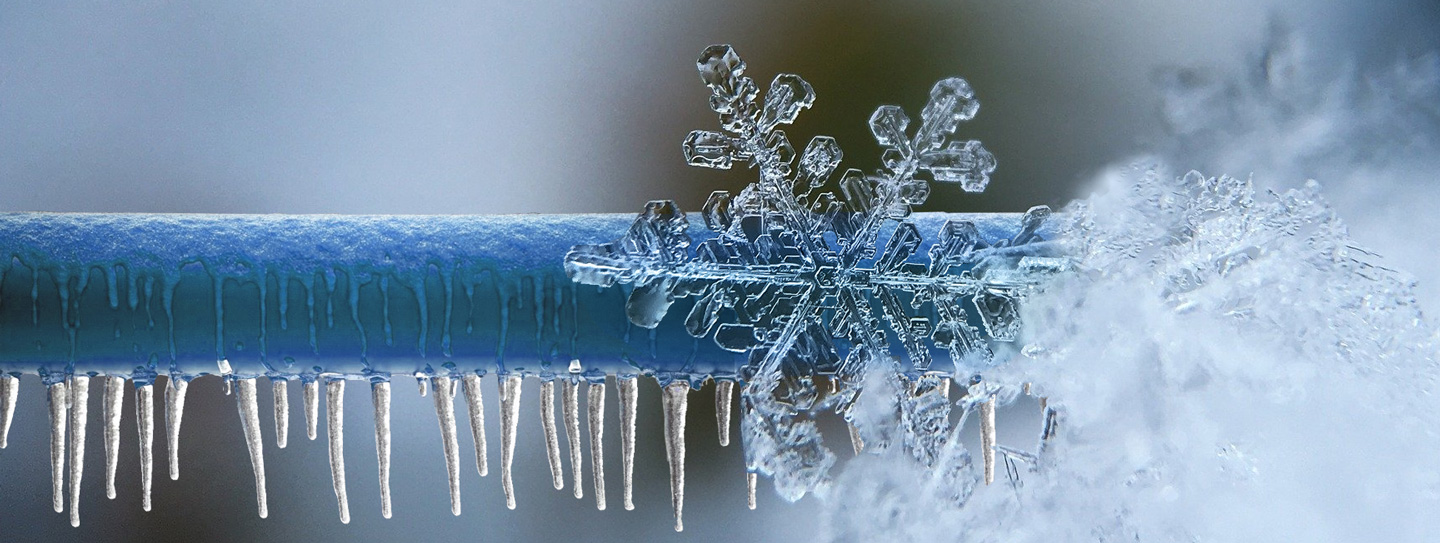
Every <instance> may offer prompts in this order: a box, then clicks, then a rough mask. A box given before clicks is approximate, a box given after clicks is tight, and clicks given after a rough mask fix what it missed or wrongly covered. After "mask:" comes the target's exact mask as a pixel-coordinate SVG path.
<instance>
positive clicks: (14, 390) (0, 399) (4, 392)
mask: <svg viewBox="0 0 1440 543" xmlns="http://www.w3.org/2000/svg"><path fill="white" fill-rule="evenodd" d="M19 398H20V379H17V378H16V377H14V376H12V375H0V449H3V448H5V445H7V444H8V443H9V441H10V423H11V422H12V421H14V420H15V400H17V399H19Z"/></svg>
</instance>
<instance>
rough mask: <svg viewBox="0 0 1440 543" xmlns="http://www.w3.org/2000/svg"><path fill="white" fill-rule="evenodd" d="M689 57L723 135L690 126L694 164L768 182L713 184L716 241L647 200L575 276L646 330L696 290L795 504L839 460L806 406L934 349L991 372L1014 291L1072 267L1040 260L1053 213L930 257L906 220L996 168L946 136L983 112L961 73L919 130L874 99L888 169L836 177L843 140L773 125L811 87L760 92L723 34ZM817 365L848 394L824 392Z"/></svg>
mask: <svg viewBox="0 0 1440 543" xmlns="http://www.w3.org/2000/svg"><path fill="white" fill-rule="evenodd" d="M697 67H698V69H699V71H700V78H701V80H702V81H703V82H704V83H705V85H706V86H708V87H709V89H710V92H711V95H710V108H711V109H712V110H714V111H715V113H717V114H718V115H719V118H720V125H721V130H720V131H707V130H696V131H694V132H691V133H690V134H689V135H688V136H687V137H686V138H685V140H684V143H683V147H682V148H683V151H684V157H685V160H686V162H688V163H689V164H691V165H693V166H701V167H707V168H717V169H728V168H732V167H734V165H735V164H737V163H746V164H748V165H749V166H750V167H751V168H753V169H755V170H756V171H757V173H758V175H759V180H758V181H757V182H755V183H752V184H750V185H749V186H747V187H746V188H745V189H744V190H742V191H740V193H739V194H735V195H732V194H730V193H728V192H725V191H717V192H714V193H713V194H711V195H710V197H709V199H708V200H707V201H706V202H705V205H704V206H703V208H702V212H701V217H702V219H703V220H704V222H705V225H706V226H707V227H708V228H709V229H710V230H712V231H713V232H714V233H715V236H714V237H712V238H709V239H704V240H701V241H699V242H698V243H697V242H696V240H693V239H692V238H691V237H690V236H688V235H687V234H686V229H687V228H688V226H689V223H688V219H687V217H686V215H685V214H684V213H683V212H681V211H680V210H679V209H678V207H677V206H676V205H675V203H674V202H671V201H653V202H650V203H649V204H647V205H646V206H645V210H644V211H643V212H642V213H641V214H640V216H639V218H637V219H636V221H635V223H634V225H633V226H632V227H631V229H630V231H629V232H628V233H627V234H626V235H625V236H624V237H623V238H621V239H620V240H618V241H616V242H613V243H607V244H600V245H579V246H576V247H575V248H574V249H573V250H571V252H570V253H569V254H568V255H566V262H565V264H566V272H567V273H568V274H569V275H570V277H571V278H572V279H573V280H575V281H577V282H580V283H586V284H593V285H601V286H610V285H613V284H616V283H621V284H628V285H631V288H630V294H629V301H628V303H627V304H626V313H627V316H628V317H629V319H630V322H632V323H633V324H635V325H638V326H641V327H645V328H654V327H656V326H658V325H659V323H660V322H661V320H662V319H664V318H665V317H666V314H667V312H668V311H669V309H670V307H671V305H672V304H674V303H675V302H676V300H678V299H681V298H685V297H691V298H694V303H693V305H691V306H690V307H691V309H690V311H689V313H688V314H687V315H685V316H684V317H683V318H684V323H685V327H686V329H687V331H688V332H689V333H690V334H691V335H693V336H695V337H697V338H704V337H707V336H708V337H710V338H711V339H712V340H713V341H714V342H715V343H716V344H717V345H719V346H720V347H721V348H723V349H726V350H729V351H733V352H736V353H744V354H745V356H748V364H747V365H746V366H745V368H744V370H743V372H742V374H743V375H742V376H743V377H744V378H745V379H746V387H745V392H744V402H745V406H746V408H747V409H746V410H745V416H744V418H743V419H742V429H743V439H744V441H745V445H746V451H747V452H746V457H747V466H748V467H749V469H751V470H752V471H759V472H762V473H765V474H769V475H774V476H776V477H777V481H776V483H777V488H780V489H781V493H782V495H784V496H786V497H788V498H791V499H795V498H798V497H799V496H801V495H803V494H804V493H805V491H806V490H810V489H815V488H817V487H820V486H822V485H823V484H824V482H825V477H826V476H825V472H826V471H827V469H828V467H829V465H830V464H832V463H833V462H834V455H833V454H832V453H830V451H829V450H828V449H826V448H825V447H824V446H823V445H821V444H820V441H819V434H818V432H817V431H816V430H815V428H814V425H813V423H812V422H810V421H808V420H805V412H806V411H808V410H811V409H815V408H819V407H822V406H833V407H836V408H839V409H842V410H844V409H846V408H848V405H850V403H852V402H853V400H854V396H855V394H857V393H858V389H859V387H854V386H851V385H855V384H858V382H859V380H860V379H861V376H862V372H863V371H864V369H865V368H866V367H867V366H868V365H869V364H871V363H872V361H874V360H882V359H883V360H889V359H890V358H891V356H892V354H891V353H892V352H900V353H903V357H902V358H903V362H904V363H905V364H904V366H905V369H908V370H910V371H911V372H913V374H914V375H923V374H925V373H927V372H931V371H934V370H932V364H933V363H934V357H935V354H936V353H944V354H948V356H949V358H950V361H951V362H952V364H953V366H952V368H946V369H945V370H944V371H943V372H944V373H950V372H951V369H953V372H957V373H964V374H967V375H968V374H969V373H973V372H975V371H978V370H980V369H984V368H986V367H988V366H989V365H990V364H991V362H992V359H993V357H994V354H993V351H994V349H993V348H992V345H993V344H994V342H1011V341H1014V340H1015V339H1016V336H1017V333H1018V331H1019V322H1018V318H1017V316H1018V310H1017V306H1016V303H1017V299H1018V298H1020V297H1022V296H1023V295H1024V293H1025V292H1026V291H1027V289H1029V288H1030V287H1031V286H1032V285H1033V284H1034V283H1035V282H1036V280H1037V279H1038V278H1039V277H1041V276H1043V275H1045V274H1047V273H1048V272H1053V271H1056V270H1058V269H1062V268H1063V267H1064V266H1063V264H1061V263H1059V262H1058V261H1055V260H1054V259H1053V258H1047V254H1048V253H1047V248H1048V247H1049V244H1047V243H1043V242H1044V241H1045V240H1043V239H1041V237H1040V236H1039V235H1037V231H1038V230H1039V229H1040V228H1041V226H1042V225H1043V223H1044V221H1045V219H1046V218H1047V217H1048V216H1049V215H1050V210H1049V209H1048V208H1045V207H1043V206H1041V207H1036V208H1033V209H1031V210H1030V211H1029V212H1027V213H1026V214H1025V216H1024V218H1023V224H1022V227H1021V228H1020V230H1019V233H1018V235H1015V236H1014V237H1013V238H1011V239H985V237H984V236H982V234H981V232H980V231H979V229H977V227H976V225H975V224H974V223H972V222H970V221H966V220H952V221H947V222H946V223H944V225H943V226H942V227H941V228H940V230H939V232H936V233H935V234H934V235H935V238H934V242H933V243H931V244H929V246H930V249H929V251H928V254H920V253H921V252H922V251H921V248H922V247H923V246H924V245H925V244H924V243H923V242H924V241H925V240H924V239H923V237H922V234H921V232H920V231H919V229H918V228H917V226H916V223H915V222H914V221H912V220H911V218H910V217H911V212H912V210H913V209H914V208H915V206H918V205H920V204H923V203H924V202H925V200H926V198H927V197H928V196H929V195H930V190H931V185H930V183H931V182H937V183H953V184H957V185H959V186H960V188H962V189H963V190H965V191H970V192H978V191H981V190H984V188H985V186H986V185H987V184H988V183H989V181H990V175H991V173H993V172H994V170H995V158H994V156H992V155H991V154H990V153H989V152H988V151H986V150H985V148H984V146H983V145H981V144H980V142H978V141H974V140H961V139H954V138H953V137H952V136H953V134H954V133H955V131H956V129H957V128H958V127H959V125H960V123H962V122H964V121H968V120H970V119H971V118H973V117H974V116H975V113H976V112H977V110H978V109H979V105H980V104H979V101H977V100H976V99H975V92H974V91H973V90H972V89H971V87H970V85H969V83H967V82H966V81H965V80H964V79H960V78H949V79H945V80H942V81H940V82H939V83H936V84H935V86H934V88H933V89H931V91H930V100H929V103H928V104H926V106H925V108H924V109H923V110H922V111H921V114H920V122H919V126H918V127H916V128H915V130H914V131H913V132H912V131H911V130H910V128H911V127H910V124H911V121H910V118H909V117H908V116H907V115H906V114H905V112H904V111H903V110H902V109H901V108H899V107H897V106H881V107H880V108H878V109H876V110H875V113H874V114H873V115H871V117H870V123H869V124H870V128H871V132H872V133H873V134H874V136H875V140H876V141H877V142H878V143H879V144H880V145H881V146H882V147H884V148H885V151H884V153H883V155H882V162H883V167H882V168H880V169H879V170H876V171H874V172H871V173H865V172H863V171H861V170H859V169H853V168H852V169H848V170H845V171H844V172H842V173H840V174H839V175H838V179H837V180H835V181H834V182H833V183H832V178H836V177H837V176H836V171H837V170H838V169H839V165H840V162H841V159H842V157H843V155H844V154H843V152H842V151H841V149H840V147H839V145H838V143H837V142H836V141H835V139H834V138H831V137H828V136H816V137H814V138H812V139H811V140H810V142H809V143H808V144H806V146H805V147H804V149H803V150H802V151H800V152H799V153H796V151H795V147H794V146H793V145H792V144H791V141H790V137H789V135H787V134H786V133H785V131H783V130H781V129H780V128H779V127H780V126H781V125H786V124H790V123H792V122H793V121H794V120H795V119H796V117H797V116H798V115H799V113H800V112H801V111H802V110H805V109H808V108H809V107H811V106H812V105H813V104H814V102H815V92H814V90H813V89H812V88H811V86H810V84H809V83H807V82H806V81H805V80H804V79H802V78H800V77H799V76H797V75H792V74H780V75H778V76H776V77H775V79H774V80H773V81H772V82H771V83H770V86H769V88H768V90H767V91H766V92H765V94H764V98H763V100H757V99H758V98H759V97H760V90H759V87H758V86H757V85H756V83H755V81H754V80H753V79H751V78H750V77H747V76H746V75H745V73H746V65H745V62H744V61H743V60H741V59H740V57H739V55H737V54H736V53H735V51H734V49H732V48H731V47H729V46H726V45H716V46H711V47H709V48H707V49H706V50H705V51H704V52H703V53H702V54H701V56H700V59H699V61H698V62H697ZM827 186H833V187H836V188H838V189H839V190H838V193H837V192H836V191H835V190H825V189H826V187H827ZM887 236H888V237H887ZM882 238H884V239H888V241H885V242H884V244H883V246H882V245H881V240H882ZM926 257H928V262H927V261H926V260H925V258H926ZM817 376H825V377H828V378H829V379H831V381H830V382H831V383H832V386H833V388H832V389H831V390H833V391H835V392H838V393H837V394H826V393H824V392H825V391H821V390H820V389H819V388H818V387H816V385H815V383H816V379H815V378H816V377H817ZM935 387H936V385H935V383H927V384H925V385H924V388H925V389H926V390H930V389H934V388H935ZM927 409H928V408H927ZM924 411H925V410H920V411H915V412H914V413H912V415H914V416H916V417H920V419H918V420H919V421H920V422H917V424H919V425H920V426H924V422H923V420H924V419H928V418H930V416H929V415H922V414H921V413H922V412H924ZM943 444H944V441H943V438H942V440H941V441H938V442H933V443H932V442H926V443H923V444H917V446H916V450H917V455H919V456H921V457H923V458H927V459H928V458H933V457H934V455H935V454H937V453H938V451H939V449H940V448H941V447H943ZM922 451H923V452H922Z"/></svg>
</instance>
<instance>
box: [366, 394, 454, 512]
mask: <svg viewBox="0 0 1440 543" xmlns="http://www.w3.org/2000/svg"><path fill="white" fill-rule="evenodd" d="M370 401H371V403H373V404H374V407H375V457H376V459H377V460H378V462H379V469H380V516H381V517H384V518H390V381H376V382H375V383H373V384H371V385H370ZM457 491H458V490H457Z"/></svg>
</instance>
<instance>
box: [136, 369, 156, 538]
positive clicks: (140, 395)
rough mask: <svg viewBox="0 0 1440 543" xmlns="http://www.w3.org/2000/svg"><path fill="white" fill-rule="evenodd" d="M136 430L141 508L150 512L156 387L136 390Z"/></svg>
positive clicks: (151, 386)
mask: <svg viewBox="0 0 1440 543" xmlns="http://www.w3.org/2000/svg"><path fill="white" fill-rule="evenodd" d="M135 430H136V433H137V434H138V435H139V438H140V507H141V508H143V509H144V510H146V511H149V510H150V481H151V475H152V474H153V472H154V465H155V385H145V386H141V387H136V388H135Z"/></svg>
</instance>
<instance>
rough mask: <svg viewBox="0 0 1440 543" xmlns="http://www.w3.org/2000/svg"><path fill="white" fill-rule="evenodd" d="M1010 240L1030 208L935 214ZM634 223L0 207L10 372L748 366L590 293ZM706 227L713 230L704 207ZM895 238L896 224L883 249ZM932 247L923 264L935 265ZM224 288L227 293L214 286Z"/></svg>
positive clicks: (2, 318)
mask: <svg viewBox="0 0 1440 543" xmlns="http://www.w3.org/2000/svg"><path fill="white" fill-rule="evenodd" d="M962 217H963V218H966V219H970V220H973V221H975V222H976V223H977V226H979V227H980V230H981V232H982V233H983V234H984V235H985V237H986V238H987V239H992V240H993V239H1000V238H1007V237H1010V236H1011V235H1013V233H1014V231H1015V229H1016V228H1017V226H1018V220H1019V215H1018V214H983V215H963V216H961V215H957V214H938V213H920V214H916V215H915V216H914V220H915V222H916V224H917V226H918V227H919V230H920V232H921V233H922V234H924V235H925V236H926V238H927V243H926V245H927V246H928V244H929V242H930V241H931V240H930V239H929V238H931V237H933V235H934V233H935V232H936V231H938V229H939V228H940V225H941V224H942V223H943V222H944V221H945V220H946V219H950V218H962ZM632 221H634V215H631V214H596V215H495V216H334V215H315V216H293V215H139V214H134V215H131V214H52V213H10V214H0V250H3V251H4V252H5V253H6V254H9V255H10V258H9V259H7V260H6V262H4V264H3V266H0V273H3V279H0V371H5V372H12V373H23V374H39V375H42V376H48V377H47V378H49V379H58V378H60V376H61V375H63V374H64V373H67V372H71V371H74V372H80V373H87V372H88V373H97V374H99V373H104V374H112V375H125V376H128V377H133V378H135V379H136V380H137V382H139V383H143V382H147V381H148V380H149V378H150V377H151V376H153V375H155V374H161V375H166V374H172V373H175V374H179V375H182V376H185V377H195V376H199V375H203V374H213V373H217V372H218V366H217V361H218V360H220V359H226V360H228V361H229V364H230V365H231V366H232V367H233V368H234V370H235V373H236V375H239V376H253V375H269V376H272V377H293V378H301V379H310V378H315V377H316V376H317V375H319V374H321V373H325V374H339V375H344V376H347V377H352V378H354V377H360V378H363V377H367V376H386V375H388V374H395V375H402V374H403V375H410V374H413V373H415V372H424V373H432V372H445V373H450V372H471V371H474V372H480V373H488V372H494V371H500V372H507V371H510V372H522V373H526V374H535V373H539V374H546V373H548V372H565V371H566V367H567V366H568V365H569V363H570V361H571V360H572V359H578V360H580V361H581V364H582V367H583V369H584V371H585V374H586V375H587V376H589V377H592V378H593V377H600V376H603V375H604V374H606V373H609V374H637V373H653V372H657V371H662V372H682V373H690V374H693V375H710V374H719V375H732V374H734V373H735V372H736V371H737V369H738V367H739V365H740V364H742V363H743V361H744V357H743V356H742V355H737V354H735V353H731V352H727V351H723V350H721V349H719V348H718V347H716V346H715V344H714V342H713V341H711V340H710V339H708V338H702V339H696V338H693V337H691V336H689V335H688V334H687V333H686V332H685V330H684V327H683V324H682V321H683V319H684V315H685V313H686V312H687V311H688V310H689V304H690V301H689V300H688V299H687V300H682V301H680V302H678V303H677V304H676V305H675V307H673V308H672V309H671V313H670V315H669V316H667V318H666V319H665V320H664V321H663V322H662V323H661V324H660V326H659V327H658V328H656V329H655V330H653V331H652V330H645V329H641V328H638V327H634V326H632V325H630V324H629V323H628V321H627V319H626V318H625V310H624V304H625V298H626V295H627V293H626V291H625V290H624V289H622V288H619V287H612V288H608V289H599V288H596V287H589V286H580V285H574V284H572V283H571V282H570V280H569V279H568V278H567V277H566V276H565V274H564V270H563V268H562V262H563V257H564V255H565V253H566V251H568V250H569V249H570V247H571V246H572V245H574V244H577V243H597V242H608V241H613V240H615V239H617V238H619V237H620V236H621V235H623V234H624V233H625V231H626V230H627V229H628V228H629V226H630V224H631V222H632ZM690 234H691V236H692V237H694V238H695V239H696V241H697V242H698V241H699V240H702V239H705V238H709V237H711V236H712V234H711V233H710V232H709V231H708V230H706V229H705V228H704V223H703V221H702V220H700V218H699V217H698V216H696V215H694V214H691V215H690ZM888 235H889V234H888V231H887V232H885V233H882V235H881V239H880V244H881V246H883V244H884V242H885V239H886V238H887V237H888ZM925 254H926V253H925V250H924V248H923V247H922V249H921V250H920V251H917V252H916V256H915V257H914V258H912V260H914V261H917V262H920V261H923V260H924V255H925ZM217 287H218V290H219V292H220V295H219V296H217V294H216V293H217Z"/></svg>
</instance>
